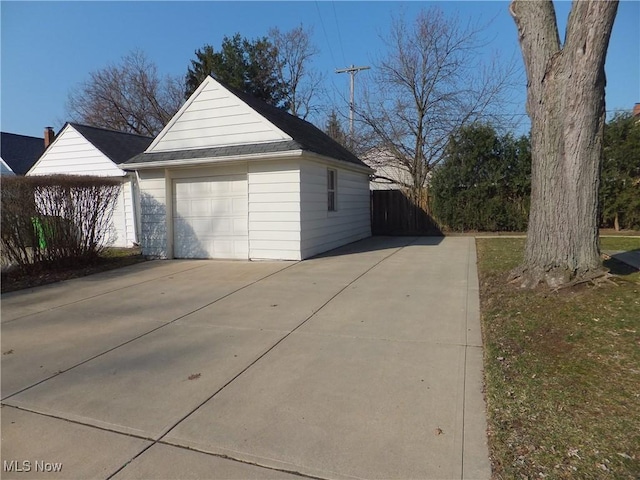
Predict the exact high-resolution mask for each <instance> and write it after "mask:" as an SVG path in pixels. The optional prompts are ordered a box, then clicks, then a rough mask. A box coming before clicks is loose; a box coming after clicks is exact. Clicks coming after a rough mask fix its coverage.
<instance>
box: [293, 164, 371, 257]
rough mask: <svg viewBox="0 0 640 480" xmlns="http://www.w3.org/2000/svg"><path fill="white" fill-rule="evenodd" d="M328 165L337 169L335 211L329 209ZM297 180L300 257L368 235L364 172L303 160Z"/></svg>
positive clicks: (367, 187)
mask: <svg viewBox="0 0 640 480" xmlns="http://www.w3.org/2000/svg"><path fill="white" fill-rule="evenodd" d="M327 168H333V169H335V170H337V172H338V179H337V197H338V198H337V211H335V212H329V211H328V205H327V203H328V200H327ZM300 181H301V185H302V188H301V190H302V191H301V230H302V237H301V240H302V241H301V246H302V248H301V250H302V258H308V257H310V256H313V255H316V254H318V253H321V252H325V251H327V250H331V249H333V248H337V247H339V246H341V245H345V244H347V243H351V242H355V241H356V240H360V239H363V238H366V237H369V236H371V218H370V197H369V195H370V193H369V177H368V175H367V174H366V173H359V172H354V171H351V170H348V169H344V168H336V167H334V166H331V167H329V166H328V165H324V164H322V163H317V162H311V161H305V162H303V163H302V164H301V169H300Z"/></svg>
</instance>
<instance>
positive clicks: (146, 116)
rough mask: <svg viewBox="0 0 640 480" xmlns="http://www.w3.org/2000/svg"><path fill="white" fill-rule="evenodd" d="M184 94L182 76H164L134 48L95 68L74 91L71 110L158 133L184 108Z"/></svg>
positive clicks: (102, 122)
mask: <svg viewBox="0 0 640 480" xmlns="http://www.w3.org/2000/svg"><path fill="white" fill-rule="evenodd" d="M183 94H184V87H183V84H182V79H181V78H178V77H176V78H173V77H170V76H164V77H161V76H160V74H159V73H158V68H157V66H156V65H155V64H154V63H153V62H151V61H150V60H149V59H148V58H147V57H146V55H145V54H144V53H143V52H140V51H134V52H132V53H129V54H128V55H126V56H125V57H124V58H123V59H122V61H121V63H119V64H111V65H108V66H107V67H105V68H102V69H100V70H96V71H93V72H91V73H90V74H89V78H88V79H87V80H86V81H84V82H82V83H81V84H80V85H79V86H78V87H77V88H76V89H74V90H73V91H71V92H70V94H69V97H68V100H67V111H68V114H69V116H70V117H71V119H72V120H74V121H77V122H79V123H84V124H87V125H92V126H95V127H104V128H110V129H112V130H118V131H122V132H127V133H137V134H139V135H149V136H155V135H157V134H158V133H160V130H162V128H163V127H164V126H165V125H166V124H167V122H168V121H169V120H170V119H171V117H173V115H174V114H175V113H176V112H177V111H178V109H179V108H180V105H181V104H182V102H183Z"/></svg>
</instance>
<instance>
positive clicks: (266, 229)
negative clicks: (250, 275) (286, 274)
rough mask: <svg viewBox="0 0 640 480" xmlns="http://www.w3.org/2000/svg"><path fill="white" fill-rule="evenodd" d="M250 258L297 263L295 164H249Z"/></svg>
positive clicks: (296, 179)
mask: <svg viewBox="0 0 640 480" xmlns="http://www.w3.org/2000/svg"><path fill="white" fill-rule="evenodd" d="M248 178H249V257H250V258H251V259H273V260H300V259H301V253H300V170H299V165H298V164H297V162H293V161H281V162H255V163H250V164H249V175H248Z"/></svg>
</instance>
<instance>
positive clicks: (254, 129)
mask: <svg viewBox="0 0 640 480" xmlns="http://www.w3.org/2000/svg"><path fill="white" fill-rule="evenodd" d="M281 140H291V137H290V136H288V135H287V134H285V133H284V132H283V131H282V130H280V129H279V128H277V127H276V126H275V125H273V124H272V123H271V122H269V121H268V120H266V119H265V118H264V117H263V116H262V115H260V114H259V113H257V112H256V111H254V110H253V109H252V108H250V107H249V106H248V105H246V104H245V103H244V102H242V101H241V100H240V99H239V98H237V97H236V96H235V95H233V94H232V93H231V92H229V91H228V90H227V89H225V88H224V87H223V86H222V85H220V84H219V83H218V82H216V81H215V80H214V79H213V78H210V77H209V78H207V79H206V80H205V81H204V82H203V83H202V85H201V86H200V87H199V88H198V90H196V92H195V93H194V94H193V96H192V97H191V98H190V99H189V100H187V103H185V105H184V106H183V107H182V108H181V109H180V111H179V112H178V113H177V114H176V115H175V116H174V117H173V119H172V120H171V122H169V124H167V126H166V127H165V128H164V129H163V131H162V132H161V133H160V135H158V137H157V138H156V140H155V141H154V142H153V143H152V144H151V145H150V146H149V148H148V149H147V151H148V152H166V151H173V150H185V149H194V148H208V147H221V146H225V145H243V144H253V143H260V142H274V141H281Z"/></svg>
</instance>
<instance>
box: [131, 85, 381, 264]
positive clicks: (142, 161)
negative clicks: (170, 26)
mask: <svg viewBox="0 0 640 480" xmlns="http://www.w3.org/2000/svg"><path fill="white" fill-rule="evenodd" d="M125 166H126V168H131V169H135V170H136V172H137V175H138V181H139V188H140V200H141V224H142V225H141V234H142V237H141V244H142V247H143V254H145V255H149V256H155V257H160V258H231V259H251V260H255V259H281V260H301V259H304V258H307V257H310V256H313V255H315V254H318V253H320V252H324V251H327V250H330V249H333V248H336V247H338V246H340V245H344V244H346V243H350V242H354V241H356V240H360V239H362V238H365V237H368V236H370V235H371V228H370V207H369V174H370V173H371V169H370V168H369V167H367V166H366V165H364V164H363V163H362V162H361V161H360V160H359V159H358V158H357V157H356V156H355V155H353V154H352V153H351V152H349V151H348V150H347V149H345V148H344V147H342V146H341V145H340V144H338V143H337V142H335V141H334V140H332V139H331V138H330V137H328V136H327V135H326V134H325V133H323V132H322V131H321V130H319V129H318V128H316V127H314V126H313V125H311V124H310V123H308V122H306V121H304V120H301V119H299V118H296V117H294V116H292V115H289V114H288V113H286V112H285V111H283V110H280V109H278V108H275V107H273V106H271V105H268V104H266V103H264V102H262V101H261V100H258V99H256V98H254V97H252V96H250V95H248V94H245V93H243V92H240V91H238V90H236V89H233V88H230V87H227V86H225V85H223V84H221V83H220V82H218V81H217V80H215V79H213V78H212V77H207V78H206V79H205V80H204V81H203V83H202V84H201V85H200V86H199V87H198V89H197V90H196V91H195V92H194V93H193V94H192V95H191V97H190V98H189V99H188V100H187V102H186V103H185V104H184V105H183V106H182V108H181V109H180V110H179V111H178V112H177V113H176V115H175V116H174V117H173V118H172V119H171V121H170V122H169V123H168V124H167V125H166V126H165V128H164V129H163V130H162V132H161V133H160V134H159V135H158V136H157V137H156V139H155V140H154V141H153V142H152V143H151V145H150V146H149V148H147V150H146V151H145V152H144V153H142V154H140V155H137V156H136V157H134V158H132V159H131V160H130V161H129V162H127V163H126V164H125Z"/></svg>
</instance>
